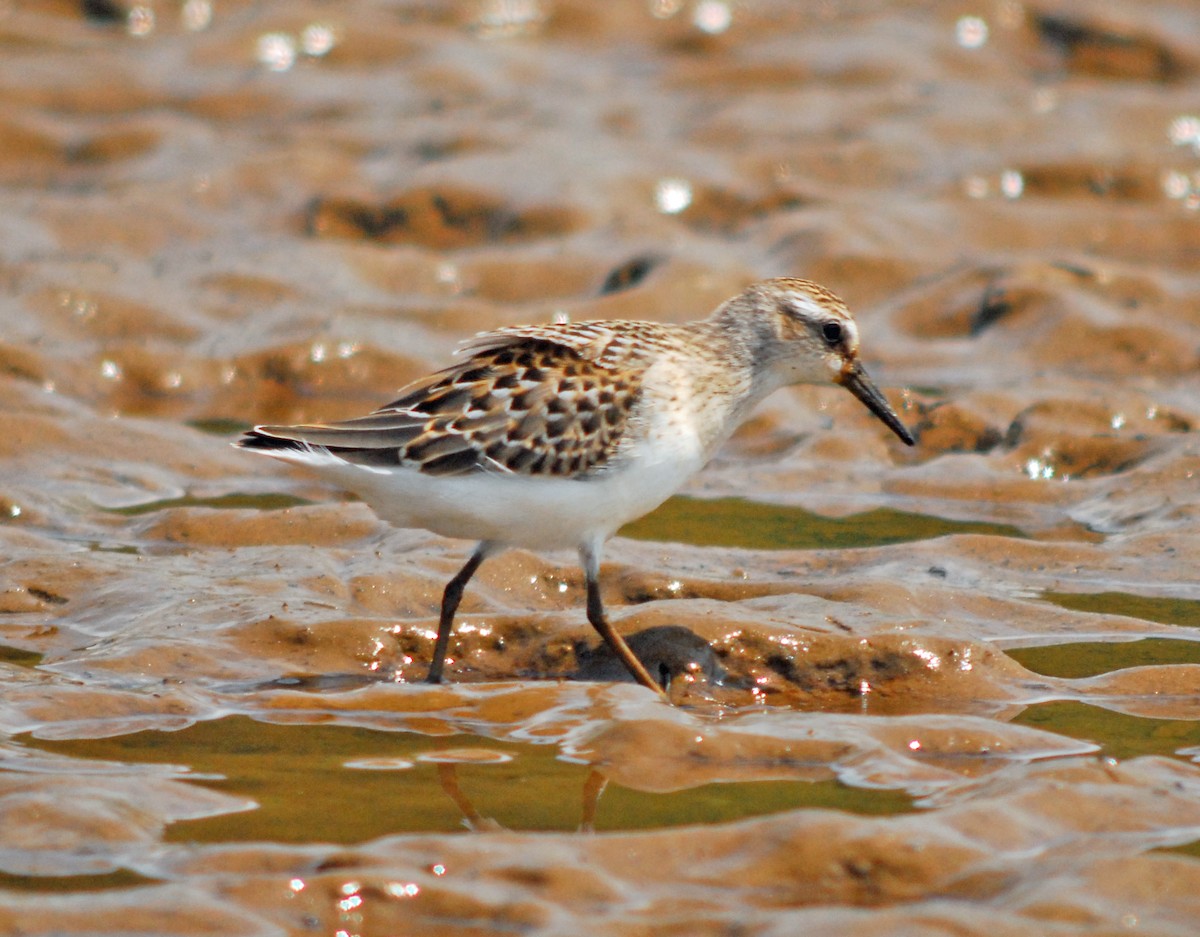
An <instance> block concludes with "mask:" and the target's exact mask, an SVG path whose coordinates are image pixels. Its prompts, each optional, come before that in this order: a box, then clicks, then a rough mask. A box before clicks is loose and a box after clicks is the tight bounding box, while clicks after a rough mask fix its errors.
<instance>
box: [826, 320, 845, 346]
mask: <svg viewBox="0 0 1200 937" xmlns="http://www.w3.org/2000/svg"><path fill="white" fill-rule="evenodd" d="M821 335H822V336H823V337H824V339H825V341H826V342H827V343H828V344H829V346H830V347H833V346H834V345H837V344H838V343H839V342H840V341H841V340H842V326H841V324H840V323H838V322H826V323H825V324H824V325H823V326H821Z"/></svg>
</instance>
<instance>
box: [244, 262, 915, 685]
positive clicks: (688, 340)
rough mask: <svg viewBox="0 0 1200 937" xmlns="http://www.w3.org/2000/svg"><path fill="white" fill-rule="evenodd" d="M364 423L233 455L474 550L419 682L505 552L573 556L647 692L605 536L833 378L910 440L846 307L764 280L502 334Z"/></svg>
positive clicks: (792, 284) (308, 432) (291, 433)
mask: <svg viewBox="0 0 1200 937" xmlns="http://www.w3.org/2000/svg"><path fill="white" fill-rule="evenodd" d="M458 354H459V356H460V358H459V360H458V361H456V362H455V363H454V364H452V365H450V366H449V367H447V368H445V369H443V370H439V371H437V372H435V373H433V374H431V375H429V376H427V377H424V378H421V379H419V380H417V381H414V382H413V383H411V384H409V385H407V386H406V387H403V388H402V389H401V390H400V391H398V394H399V396H398V397H397V398H396V399H395V400H394V401H392V402H391V403H389V404H387V405H386V406H384V407H381V408H380V409H378V410H375V411H374V412H372V413H369V414H367V415H365V416H359V417H355V418H353V419H347V420H343V421H340V422H331V423H313V424H302V425H297V426H270V425H262V426H255V427H254V428H253V429H250V430H247V431H246V432H245V433H244V434H243V435H242V436H241V438H240V439H238V440H237V441H236V442H234V445H235V446H237V447H240V448H242V449H245V450H248V451H251V452H256V453H261V454H264V455H268V456H272V457H274V458H277V459H282V460H284V461H286V462H291V463H296V464H298V465H301V466H304V467H305V468H307V469H310V470H313V471H315V472H316V473H317V474H318V475H320V476H323V477H324V478H326V479H328V480H330V481H332V482H333V483H335V484H336V485H338V486H339V487H341V488H343V489H345V490H347V491H350V492H352V493H354V494H355V495H357V496H358V497H359V498H361V499H362V500H363V501H365V502H366V503H367V505H368V506H369V507H370V508H371V509H372V510H373V511H374V512H375V513H376V514H377V515H378V516H379V517H380V518H382V519H383V520H385V521H388V522H390V523H391V524H394V525H396V526H398V527H406V528H424V529H426V530H429V531H432V532H434V533H436V534H439V535H442V536H445V537H451V538H459V539H466V540H473V541H475V543H476V546H475V548H474V550H473V551H472V552H471V554H470V557H469V558H468V559H467V561H466V563H465V564H464V565H463V566H462V568H461V569H460V570H459V571H458V573H457V574H456V575H455V576H454V577H453V578H452V579H451V580H450V581H449V582H448V583H447V584H446V586H445V589H444V591H443V594H442V600H441V608H440V613H439V618H438V631H437V638H436V640H435V642H434V647H433V652H432V656H431V659H430V664H429V670H428V672H427V677H426V680H427V682H430V683H438V682H440V681H441V679H442V675H443V670H444V667H445V659H446V653H447V649H448V647H449V642H450V638H451V634H452V632H453V628H454V618H455V614H456V612H457V610H458V606H459V603H460V601H461V599H462V596H463V592H464V590H465V588H466V586H467V584H468V582H469V581H470V580H471V577H472V576H474V575H475V573H476V572H477V571H478V569H479V567H480V565H481V564H482V563H483V562H484V560H486V559H487V558H489V557H492V556H495V555H496V554H497V553H499V552H501V551H502V550H504V549H506V548H509V547H523V548H527V549H533V550H553V549H573V550H575V551H577V553H578V556H579V561H580V565H581V567H582V569H583V573H584V577H585V581H586V610H587V618H588V621H589V622H590V624H591V625H592V627H593V628H594V629H595V630H596V632H597V633H598V634H599V635H600V637H601V639H602V640H603V641H604V643H605V644H606V645H607V646H608V647H609V648H610V649H611V650H612V652H613V653H614V654H615V655H616V657H617V658H618V659H619V660H620V661H621V663H622V664H624V666H625V668H626V669H627V670H628V671H629V673H630V674H631V675H632V676H633V678H634V679H635V680H636V681H637V682H638V683H640V684H641V685H642V686H645V687H647V688H648V689H650V690H653V691H656V692H657V693H659V694H660V695H662V696H663V697H664V698H665V697H666V692H665V688H664V686H663V685H662V684H661V683H660V682H659V681H656V680H655V679H654V678H653V677H652V676H651V675H650V673H649V672H648V670H647V669H646V667H645V666H644V664H643V663H642V661H641V660H639V658H638V657H637V656H636V655H635V654H634V653H633V652H632V651H631V650H630V648H629V646H628V645H627V644H626V643H625V640H624V639H623V638H622V637H621V635H620V634H619V633H618V632H617V631H616V630H615V629H614V628H613V626H612V625H611V623H610V622H609V620H608V616H607V614H606V612H605V609H604V605H603V602H602V601H601V594H600V561H601V555H602V550H603V547H604V544H605V541H607V540H608V539H609V538H610V537H611V536H612V535H613V534H614V533H616V531H617V530H618V529H619V528H620V527H621V526H622V525H624V524H626V523H627V522H629V521H631V520H634V519H636V518H638V517H641V516H642V515H644V514H647V513H649V512H650V511H652V510H653V509H654V508H656V507H657V506H658V505H660V504H661V503H662V502H663V501H665V500H666V499H667V498H669V497H670V496H671V495H672V494H674V493H675V492H676V491H677V490H678V489H679V488H680V487H681V486H682V485H683V484H684V483H685V482H687V480H688V479H689V478H691V477H692V476H693V475H694V474H696V473H697V472H698V471H699V470H700V469H701V468H703V467H704V465H705V464H706V463H707V462H708V461H709V459H710V458H711V457H712V456H713V454H714V453H715V452H716V451H717V450H718V449H719V448H720V447H721V445H722V444H723V443H724V442H725V441H726V440H727V439H728V438H729V436H730V435H731V434H732V433H733V431H734V430H735V429H736V428H737V427H738V426H739V425H740V424H741V423H742V422H743V421H744V420H745V419H746V417H747V416H748V415H749V413H750V411H751V410H752V409H753V408H754V407H755V405H756V404H758V403H759V402H760V401H761V400H763V399H764V398H765V397H767V396H768V395H769V394H771V393H772V392H773V391H775V390H778V389H779V388H782V387H785V386H788V385H793V384H816V385H822V384H824V385H828V384H835V385H840V386H841V387H844V388H845V389H846V390H848V391H850V393H851V394H853V395H854V396H855V397H857V398H858V399H859V400H860V401H861V402H862V403H863V404H864V405H865V406H866V407H867V409H868V410H869V411H870V412H871V413H873V414H874V415H875V416H876V417H877V418H878V419H879V420H880V421H882V423H883V424H884V425H885V426H886V427H887V428H888V429H890V430H891V431H892V432H893V433H894V434H895V435H896V436H897V437H899V438H900V439H901V440H902V441H903V442H904V443H905V444H907V445H910V446H911V445H913V444H914V443H915V441H916V440H915V438H914V436H913V434H912V433H911V432H910V430H909V429H908V427H907V426H905V424H904V423H903V422H902V421H901V420H900V418H899V417H898V416H897V414H896V412H895V410H893V409H892V407H891V405H890V404H889V403H888V401H887V399H886V398H885V397H884V396H883V394H882V393H881V392H880V390H879V389H878V387H877V386H876V385H875V384H874V383H873V382H872V380H871V379H870V378H869V377H868V376H867V372H866V371H865V370H864V369H863V365H862V363H861V361H860V360H859V332H858V326H857V325H856V323H855V321H854V319H853V318H852V316H851V315H850V312H849V311H848V309H847V308H846V304H845V303H844V302H843V301H842V300H841V299H839V298H838V297H837V296H835V295H834V294H833V293H831V292H830V291H829V290H827V289H825V288H824V287H822V286H819V285H818V284H816V283H813V282H811V281H809V280H803V279H797V278H790V277H781V278H775V279H769V280H762V281H759V282H757V283H754V284H753V285H751V286H749V287H747V288H746V289H745V290H744V291H743V292H741V293H740V294H738V295H737V296H735V297H733V298H731V299H729V300H727V301H726V302H724V303H722V304H721V305H719V306H718V307H717V308H716V310H715V311H714V312H713V313H712V314H711V315H710V316H709V317H708V318H705V319H701V320H696V321H692V322H686V323H680V324H668V323H659V322H642V321H633V320H625V319H609V320H592V321H579V322H554V323H546V324H541V325H526V326H508V327H504V328H500V329H497V330H495V331H491V332H484V333H480V334H478V335H476V336H475V337H474V338H471V339H468V340H467V341H465V342H464V343H463V344H462V345H461V346H460V347H459V351H458Z"/></svg>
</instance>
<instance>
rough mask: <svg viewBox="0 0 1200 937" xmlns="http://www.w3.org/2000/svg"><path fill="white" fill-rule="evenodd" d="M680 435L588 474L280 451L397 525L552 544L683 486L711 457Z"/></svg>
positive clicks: (565, 544) (609, 528)
mask: <svg viewBox="0 0 1200 937" xmlns="http://www.w3.org/2000/svg"><path fill="white" fill-rule="evenodd" d="M680 442H681V441H680V440H678V439H676V440H675V445H672V446H654V445H644V446H642V447H639V453H638V455H637V456H636V457H635V458H632V459H628V460H624V461H623V462H622V464H621V465H620V467H618V468H615V469H613V470H612V471H609V472H605V473H601V474H599V475H596V476H594V477H591V478H584V479H566V478H550V477H545V476H538V477H531V476H525V475H505V474H502V473H499V472H475V473H471V474H468V475H448V476H431V475H422V474H420V473H419V472H416V471H414V470H413V469H411V468H398V469H390V470H381V469H367V468H363V467H361V466H357V465H351V464H348V463H346V462H343V461H342V460H341V459H337V458H335V457H334V456H331V455H328V454H319V453H316V452H310V453H304V454H301V453H297V452H280V453H278V457H280V458H285V459H287V460H288V461H294V462H298V463H300V464H302V465H305V466H307V467H309V468H311V469H313V470H315V471H316V472H318V473H319V474H320V475H322V476H324V477H325V478H328V479H330V480H331V481H333V482H335V483H336V484H338V485H340V486H341V487H343V488H345V489H346V490H347V491H352V492H354V493H355V494H356V495H358V496H359V497H360V498H362V499H363V500H364V501H365V502H366V503H367V504H368V505H370V507H371V509H372V510H374V511H375V513H376V514H378V515H379V516H380V517H381V518H383V519H384V520H386V521H388V522H389V523H392V524H395V525H396V526H398V527H420V528H424V529H425V530H431V531H433V532H434V533H437V534H441V535H442V536H445V537H459V538H462V539H466V540H493V541H496V542H498V543H503V544H507V545H510V546H519V547H528V548H531V549H538V548H540V549H547V550H553V549H563V548H572V549H574V548H578V547H580V546H581V545H583V544H585V543H588V542H596V541H597V540H600V541H602V540H604V539H606V538H608V537H610V536H612V534H613V533H615V532H616V530H617V529H618V528H619V527H621V526H622V525H623V524H626V523H628V522H629V521H631V520H634V519H635V518H638V517H641V516H642V515H643V514H646V513H648V512H650V511H652V510H654V508H656V507H658V505H660V504H662V502H663V501H665V500H666V499H667V498H669V497H670V496H671V495H672V494H673V493H674V492H676V491H677V490H679V488H680V486H681V485H683V483H684V482H686V481H687V480H688V479H689V478H690V477H691V476H692V475H694V474H695V473H696V472H697V471H698V470H699V469H700V468H701V467H703V464H704V461H705V460H704V454H703V453H702V452H701V451H700V449H699V447H698V446H688V445H686V444H683V445H681V444H680ZM268 454H270V455H276V453H274V452H272V453H268Z"/></svg>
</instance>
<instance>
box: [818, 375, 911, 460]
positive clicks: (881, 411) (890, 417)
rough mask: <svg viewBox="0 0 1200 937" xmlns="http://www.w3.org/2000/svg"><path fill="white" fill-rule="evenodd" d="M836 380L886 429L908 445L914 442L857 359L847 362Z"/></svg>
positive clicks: (906, 428)
mask: <svg viewBox="0 0 1200 937" xmlns="http://www.w3.org/2000/svg"><path fill="white" fill-rule="evenodd" d="M837 381H838V383H839V384H841V385H842V386H843V387H844V388H846V390H848V391H850V393H852V394H853V395H854V396H855V397H857V398H858V399H859V400H861V401H862V402H863V403H864V404H866V405H867V409H868V410H870V411H871V412H872V413H874V414H875V415H876V416H877V417H879V419H881V420H882V421H883V422H884V424H885V425H886V426H887V428H888V429H890V430H891V431H892V432H893V433H895V434H896V435H897V436H899V437H900V438H901V439H903V440H904V441H905V442H906V443H907V444H908V445H910V446H911V445H913V444H914V443H916V439H914V438H913V434H912V433H911V432H909V430H908V427H907V426H905V425H904V424H903V423H901V422H900V417H898V416H896V411H895V410H893V409H892V407H891V404H889V403H888V402H887V398H886V397H884V396H883V394H881V393H880V392H879V388H878V387H876V386H875V385H874V384H873V383H872V382H871V379H870V378H869V377H867V372H866V371H864V370H863V369H862V365H861V364H859V363H858V362H857V361H853V362H850V363H849V364H847V365H846V366H845V367H844V368H843V369H842V373H841V376H840V377H838V379H837Z"/></svg>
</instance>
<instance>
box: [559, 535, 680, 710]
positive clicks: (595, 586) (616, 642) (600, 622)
mask: <svg viewBox="0 0 1200 937" xmlns="http://www.w3.org/2000/svg"><path fill="white" fill-rule="evenodd" d="M597 553H598V551H597V550H594V549H588V548H580V550H579V558H580V560H581V561H582V562H583V572H584V575H585V576H586V577H587V616H588V621H590V622H591V623H592V627H593V628H595V629H596V631H597V632H598V633H599V635H600V637H602V638H603V639H604V643H605V644H607V645H608V646H609V648H610V649H611V650H612V652H613V653H614V654H616V655H617V658H618V659H619V660H620V661H621V663H623V664H624V665H625V668H626V669H627V670H628V671H629V672H630V673H631V674H633V679H635V680H636V681H637V682H638V683H640V684H641V685H642V686H644V687H646V688H648V689H651V690H653V691H654V692H655V693H657V694H658V695H659V696H661V697H662V698H663V699H666V698H667V694H666V692H665V691H664V690H663V688H662V684H660V683H656V682H655V680H654V678H653V677H651V676H650V674H649V673H647V671H646V668H645V667H644V666H643V665H642V662H641V661H640V660H638V659H637V657H636V656H635V655H634V653H633V651H631V650H630V649H629V645H628V644H626V643H625V639H624V638H622V637H621V636H620V635H619V634H617V633H616V631H614V630H613V626H612V625H610V624H609V623H608V619H607V618H605V617H604V604H603V603H602V602H601V601H600V558H599V556H598V555H597Z"/></svg>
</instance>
